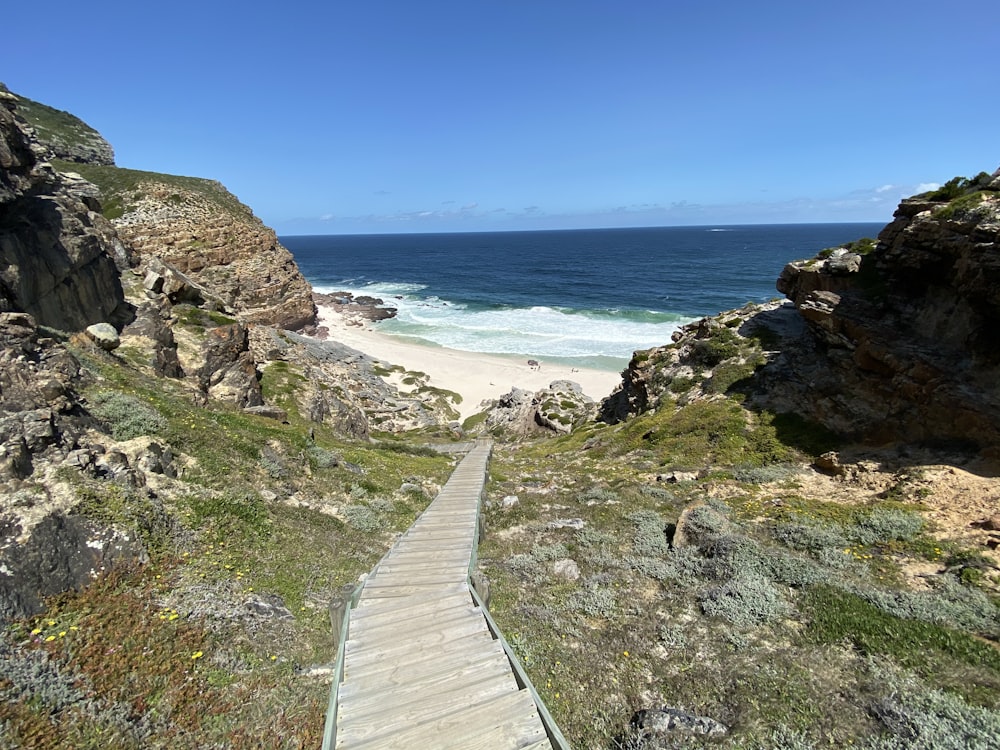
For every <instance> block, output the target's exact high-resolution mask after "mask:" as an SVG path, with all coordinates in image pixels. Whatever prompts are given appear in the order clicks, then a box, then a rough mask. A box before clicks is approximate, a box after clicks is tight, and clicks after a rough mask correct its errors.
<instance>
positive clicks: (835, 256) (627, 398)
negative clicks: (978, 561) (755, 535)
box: [602, 171, 1000, 448]
mask: <svg viewBox="0 0 1000 750" xmlns="http://www.w3.org/2000/svg"><path fill="white" fill-rule="evenodd" d="M949 184H951V183H949ZM956 185H958V187H956V188H955V189H954V190H951V191H950V192H947V193H940V192H939V193H937V194H927V195H922V196H917V197H915V198H912V199H909V200H905V201H903V202H902V204H900V206H899V208H898V210H897V211H896V214H895V218H894V220H893V221H892V222H891V223H890V224H889V225H888V226H886V227H885V228H884V229H883V230H882V232H881V233H880V234H879V237H878V241H877V243H876V244H874V245H870V246H869V247H867V248H865V250H868V251H869V252H866V253H864V254H859V253H856V252H851V250H850V249H849V248H844V249H839V250H834V251H832V252H824V253H821V254H820V256H819V257H817V258H814V259H811V260H806V261H797V262H794V263H790V264H788V266H786V267H785V269H784V270H783V271H782V273H781V277H780V278H779V280H778V284H777V286H778V290H779V291H781V292H783V293H784V294H785V295H786V296H787V297H788V298H789V299H790V300H791V302H792V305H789V304H788V303H785V304H784V305H781V304H771V305H766V306H763V307H759V306H749V307H748V308H745V309H744V310H742V311H737V312H735V313H730V314H729V316H730V318H733V316H736V317H735V318H733V319H732V320H725V321H723V320H721V319H722V318H724V317H725V314H724V315H722V316H718V318H713V319H705V320H703V321H700V322H699V323H695V324H692V325H690V326H687V327H686V328H685V329H683V330H682V331H680V332H679V333H678V334H677V335H676V337H675V343H674V344H673V345H671V346H667V347H662V348H659V349H653V350H649V351H648V352H640V353H637V355H636V356H635V357H634V358H633V360H632V363H631V364H630V365H629V369H628V370H627V371H626V372H625V373H624V377H623V382H622V385H621V386H620V387H619V389H618V390H617V391H616V392H615V393H614V394H612V396H611V397H609V398H608V399H607V400H606V401H605V403H604V405H603V410H602V413H603V416H604V418H605V419H606V420H607V421H618V420H620V419H623V418H626V417H627V416H628V415H629V414H633V413H638V412H641V411H644V410H646V409H650V408H654V407H655V406H656V405H657V402H658V400H659V398H660V396H661V395H662V394H664V393H669V392H671V391H678V390H680V389H678V388H676V384H677V383H678V382H679V381H680V380H693V381H696V382H697V381H699V380H700V379H702V384H701V385H700V386H697V387H696V390H698V389H700V390H698V395H699V396H700V395H705V394H709V393H710V392H712V389H711V387H710V386H711V380H710V379H704V378H706V377H707V375H706V367H707V366H708V365H712V366H713V367H716V366H717V365H721V364H723V362H722V360H720V361H717V362H706V361H705V359H704V357H699V355H698V351H699V350H698V341H699V339H701V340H704V339H705V338H706V337H708V339H710V340H714V344H713V347H714V351H716V352H721V353H723V354H724V356H725V362H729V363H734V362H735V363H736V364H737V365H738V364H739V362H737V359H738V358H740V357H742V358H743V360H744V361H745V360H746V351H747V350H748V345H749V343H751V342H757V343H754V344H753V346H756V347H758V348H760V347H762V345H763V343H764V342H766V346H764V347H763V348H762V349H760V356H761V357H762V362H761V364H760V365H759V366H757V367H756V370H755V372H753V374H752V377H749V374H750V373H749V371H748V372H747V375H748V377H746V379H745V380H742V381H741V385H740V389H741V390H742V391H743V392H745V393H746V394H747V401H746V403H747V405H749V406H751V407H754V408H764V409H768V410H771V411H775V412H795V413H797V414H800V415H802V416H804V417H807V418H809V419H811V420H814V421H816V422H819V423H821V424H823V425H825V426H826V427H828V428H830V429H831V430H833V431H835V432H837V433H840V434H842V435H844V436H846V437H850V438H853V439H858V440H863V441H866V442H872V443H885V442H892V441H901V442H930V443H936V442H942V441H943V442H952V443H960V444H963V445H967V446H969V447H972V446H978V447H980V448H982V447H988V446H997V445H1000V192H998V190H997V186H998V185H1000V171H998V172H997V173H995V174H993V175H981V176H980V177H979V178H976V179H974V180H971V181H964V182H961V183H956ZM722 328H728V329H729V331H731V333H725V332H724V331H722V330H721V329H722ZM713 331H715V332H716V333H713ZM719 332H722V333H725V336H722V335H719ZM715 372H718V370H717V369H716V371H715ZM708 375H710V373H709V374H708ZM715 392H719V391H718V390H716V391H715Z"/></svg>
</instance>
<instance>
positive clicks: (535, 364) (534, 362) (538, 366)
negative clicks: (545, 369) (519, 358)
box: [528, 359, 542, 370]
mask: <svg viewBox="0 0 1000 750" xmlns="http://www.w3.org/2000/svg"><path fill="white" fill-rule="evenodd" d="M528 367H530V368H531V369H532V370H541V369H542V366H541V364H539V362H538V360H537V359H529V360H528Z"/></svg>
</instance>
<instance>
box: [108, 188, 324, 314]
mask: <svg viewBox="0 0 1000 750" xmlns="http://www.w3.org/2000/svg"><path fill="white" fill-rule="evenodd" d="M131 174H132V176H133V178H134V186H133V187H131V188H130V189H129V190H128V191H127V192H126V193H125V194H124V195H122V196H119V197H118V200H120V201H122V202H123V204H124V212H123V213H122V215H121V216H120V217H118V218H116V219H114V222H113V223H114V225H115V228H116V229H117V230H118V233H119V235H120V236H121V237H122V239H123V240H124V241H125V242H126V243H127V244H128V245H129V246H130V247H131V248H132V249H133V250H134V251H135V253H136V254H137V256H138V258H139V261H140V263H141V264H149V263H154V262H156V261H160V262H162V263H164V264H166V265H167V266H169V267H172V268H174V269H176V270H177V271H179V272H180V273H182V274H184V275H185V276H187V277H188V278H189V279H191V280H192V281H193V282H195V283H196V284H198V285H200V286H201V287H203V288H205V289H207V290H208V292H209V293H210V294H211V295H212V296H214V297H215V298H217V299H218V300H221V302H222V304H224V305H225V308H226V311H227V312H229V313H231V314H234V315H237V316H239V317H240V319H242V320H243V321H244V322H246V323H263V324H266V325H273V326H275V327H278V328H287V329H292V330H297V329H300V328H303V327H305V326H308V325H313V324H315V322H316V308H315V306H314V305H313V301H312V288H311V287H310V285H309V282H307V281H306V280H305V278H304V277H303V276H302V274H301V272H300V271H299V269H298V266H297V265H296V264H295V260H294V259H293V258H292V255H291V253H289V252H288V250H287V249H286V248H285V247H283V246H282V245H281V243H280V242H278V238H277V237H276V236H275V234H274V231H273V230H272V229H270V228H269V227H267V226H265V225H264V223H263V222H262V221H261V220H260V219H259V218H257V217H256V216H254V214H253V212H252V211H251V210H250V209H249V208H247V207H246V206H244V205H243V204H242V203H240V202H239V201H237V200H236V199H235V198H234V197H233V196H232V195H231V194H229V193H228V192H226V190H225V188H223V187H222V185H220V184H219V183H217V182H213V181H208V180H198V181H195V180H190V179H188V180H185V181H184V182H178V181H175V180H168V179H167V178H165V177H163V176H159V175H156V174H153V173H135V172H132V173H131Z"/></svg>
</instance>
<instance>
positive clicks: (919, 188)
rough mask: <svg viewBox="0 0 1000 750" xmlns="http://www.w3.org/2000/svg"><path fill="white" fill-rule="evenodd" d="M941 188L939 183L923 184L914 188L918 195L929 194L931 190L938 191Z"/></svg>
mask: <svg viewBox="0 0 1000 750" xmlns="http://www.w3.org/2000/svg"><path fill="white" fill-rule="evenodd" d="M939 187H941V183H939V182H921V183H920V184H919V185H917V186H916V187H915V188H913V190H914V192H916V193H929V192H930V191H931V190H937V189H938V188H939Z"/></svg>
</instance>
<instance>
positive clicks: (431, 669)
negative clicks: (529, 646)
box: [341, 641, 510, 693]
mask: <svg viewBox="0 0 1000 750" xmlns="http://www.w3.org/2000/svg"><path fill="white" fill-rule="evenodd" d="M497 671H500V672H509V671H510V667H509V663H508V662H507V655H506V654H504V652H503V646H501V645H500V643H499V641H493V642H492V644H490V645H489V646H487V647H486V648H480V649H479V650H478V651H477V652H476V653H465V654H456V653H453V652H449V653H447V654H443V655H442V654H437V655H436V656H435V655H433V654H424V655H423V658H421V659H413V660H410V661H407V662H405V663H403V662H400V661H392V662H389V661H386V662H383V663H374V664H364V665H357V666H355V665H350V668H348V667H347V666H345V673H344V681H343V682H342V683H341V687H342V688H346V689H353V690H371V691H373V692H376V693H377V692H378V691H379V690H382V689H385V688H389V689H391V688H392V687H393V686H396V685H404V684H408V683H410V682H419V681H421V680H426V679H431V678H432V677H433V676H434V675H451V676H452V678H453V679H454V680H455V681H456V682H459V681H462V680H465V679H468V678H469V677H470V675H479V674H483V673H484V672H486V673H489V672H497Z"/></svg>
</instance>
